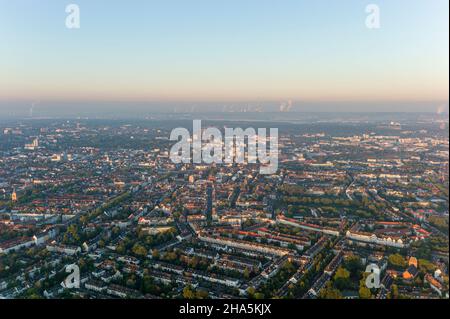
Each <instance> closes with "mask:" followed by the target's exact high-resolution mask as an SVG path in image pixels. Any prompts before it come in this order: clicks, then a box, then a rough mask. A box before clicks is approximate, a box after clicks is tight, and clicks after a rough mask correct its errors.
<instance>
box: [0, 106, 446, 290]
mask: <svg viewBox="0 0 450 319" xmlns="http://www.w3.org/2000/svg"><path fill="white" fill-rule="evenodd" d="M195 116H196V115H195V114H194V115H192V117H193V118H195ZM177 118H180V119H178V120H173V119H170V118H169V117H167V118H165V119H151V118H146V119H135V120H125V119H122V120H118V119H117V120H114V119H109V120H108V119H81V118H80V119H67V120H66V119H50V118H49V119H32V118H28V119H10V120H4V121H2V122H0V129H1V130H0V298H6V299H10V298H17V299H22V298H24V299H27V298H33V299H44V298H46V299H59V298H86V299H110V298H133V299H134V298H138V299H166V298H169V299H178V298H184V299H206V298H208V299H218V298H220V299H232V298H248V299H269V298H286V299H344V298H345V299H357V298H361V299H435V298H448V288H449V277H448V266H449V241H448V232H449V224H448V223H449V215H448V212H449V209H448V207H449V202H448V198H449V197H448V196H449V194H448V187H449V171H448V169H449V168H448V161H449V135H448V115H446V114H443V115H436V114H434V115H433V114H431V115H429V114H428V115H423V116H414V117H406V115H405V117H403V115H397V118H396V119H395V120H394V121H392V120H391V119H390V116H386V117H384V118H382V117H380V118H378V117H375V116H373V117H372V118H377V119H376V120H370V121H368V120H364V117H363V118H361V117H360V118H357V117H356V116H355V119H352V118H350V117H349V118H347V121H343V120H342V119H339V120H335V121H333V120H332V118H331V117H328V118H326V120H323V119H322V120H321V119H320V116H319V119H317V120H314V121H305V122H295V121H288V120H286V121H279V122H270V121H269V120H261V121H259V122H258V124H257V125H258V126H265V127H278V128H279V140H278V150H279V157H278V158H279V167H278V170H277V172H276V173H275V174H270V175H262V174H260V171H259V165H258V164H222V165H216V164H212V165H206V164H192V163H191V164H174V163H173V162H172V161H171V159H170V158H169V151H170V148H171V146H172V145H173V141H170V140H169V136H170V132H171V130H172V129H173V128H174V127H179V126H182V127H187V128H189V127H192V120H191V119H190V117H189V116H186V117H185V119H181V118H183V116H181V115H179V116H177ZM287 118H289V116H288V117H287ZM254 125H255V123H254V122H251V121H246V120H241V121H236V120H229V119H212V120H209V121H208V120H207V121H205V126H204V129H205V128H207V127H208V126H215V127H218V128H220V129H224V128H225V127H230V126H231V127H238V126H239V127H242V128H246V127H251V126H254ZM68 265H76V267H78V268H79V272H80V278H79V281H80V282H79V283H78V285H77V286H76V287H67V286H65V285H64V281H65V279H66V277H67V276H68V272H67V266H68ZM369 265H371V266H372V267H378V268H377V269H379V285H378V286H376V287H370V286H368V285H367V280H366V279H367V277H368V276H369V275H370V274H371V273H370V272H367V266H369Z"/></svg>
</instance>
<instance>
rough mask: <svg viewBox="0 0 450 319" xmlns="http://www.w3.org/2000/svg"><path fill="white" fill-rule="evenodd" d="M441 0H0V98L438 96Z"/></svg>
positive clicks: (444, 38) (444, 75) (442, 65)
mask: <svg viewBox="0 0 450 319" xmlns="http://www.w3.org/2000/svg"><path fill="white" fill-rule="evenodd" d="M69 3H76V4H78V5H79V7H80V10H81V28H80V29H72V30H71V29H67V28H66V27H65V19H66V16H67V13H66V12H65V7H66V5H67V4H69ZM369 3H376V4H378V5H379V7H380V9H381V16H380V18H381V28H380V29H368V28H367V27H366V25H365V20H366V16H367V13H366V12H365V7H366V5H367V4H369ZM448 3H449V2H448V0H386V1H377V0H373V1H363V0H342V1H333V0H279V1H273V0H158V1H156V0H155V1H152V0H145V1H144V0H142V1H141V0H131V1H130V0H129V1H125V0H108V1H106V0H71V1H59V0H40V1H32V0H0V101H3V102H4V101H8V102H9V101H35V100H39V101H77V100H80V101H81V100H83V101H97V100H102V101H242V100H246V101H277V100H287V99H293V100H294V101H295V100H303V101H372V102H373V101H444V102H445V101H448V85H449V83H448V76H449V73H448V72H449V65H448V63H449V51H448V50H449V49H448V48H449V42H448V36H449V35H448V30H449V29H448V28H449V25H448V12H449V8H448ZM2 105H4V103H3V104H2Z"/></svg>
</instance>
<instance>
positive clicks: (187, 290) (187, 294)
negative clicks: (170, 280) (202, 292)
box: [183, 286, 195, 299]
mask: <svg viewBox="0 0 450 319" xmlns="http://www.w3.org/2000/svg"><path fill="white" fill-rule="evenodd" d="M183 298H184V299H195V292H194V291H193V290H192V288H191V287H190V286H186V287H184V289H183Z"/></svg>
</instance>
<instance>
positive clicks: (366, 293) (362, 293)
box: [359, 286, 372, 299]
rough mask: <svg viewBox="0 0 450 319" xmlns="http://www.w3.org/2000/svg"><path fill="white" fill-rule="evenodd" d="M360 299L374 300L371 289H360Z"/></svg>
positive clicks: (362, 287)
mask: <svg viewBox="0 0 450 319" xmlns="http://www.w3.org/2000/svg"><path fill="white" fill-rule="evenodd" d="M359 298H361V299H370V298H372V293H371V292H370V289H369V288H367V287H364V286H361V287H360V288H359Z"/></svg>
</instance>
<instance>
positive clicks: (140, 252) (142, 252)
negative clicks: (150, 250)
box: [132, 244, 147, 257]
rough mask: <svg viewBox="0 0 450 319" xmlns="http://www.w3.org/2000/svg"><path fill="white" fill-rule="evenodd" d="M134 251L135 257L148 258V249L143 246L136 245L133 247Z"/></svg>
mask: <svg viewBox="0 0 450 319" xmlns="http://www.w3.org/2000/svg"><path fill="white" fill-rule="evenodd" d="M132 251H133V253H134V254H135V255H137V256H140V257H145V256H147V249H145V247H144V246H141V245H139V244H135V245H134V246H133V249H132Z"/></svg>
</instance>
